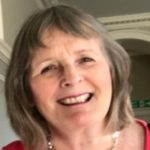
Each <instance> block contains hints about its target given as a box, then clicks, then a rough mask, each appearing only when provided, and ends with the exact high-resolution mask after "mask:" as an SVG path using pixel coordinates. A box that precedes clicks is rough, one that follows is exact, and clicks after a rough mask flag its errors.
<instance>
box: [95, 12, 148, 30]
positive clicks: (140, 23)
mask: <svg viewBox="0 0 150 150" xmlns="http://www.w3.org/2000/svg"><path fill="white" fill-rule="evenodd" d="M98 20H99V21H101V22H102V23H103V24H104V25H105V26H106V27H107V29H108V30H119V29H125V28H139V27H150V12H147V13H137V14H131V15H121V16H111V17H101V18H98Z"/></svg>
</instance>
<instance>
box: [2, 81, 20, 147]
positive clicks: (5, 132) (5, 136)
mask: <svg viewBox="0 0 150 150" xmlns="http://www.w3.org/2000/svg"><path fill="white" fill-rule="evenodd" d="M0 85H1V88H0V149H1V148H2V146H4V145H6V144H8V143H10V142H11V141H13V140H17V139H18V137H17V136H16V134H15V133H14V132H13V130H12V129H11V127H10V123H9V120H8V117H7V113H6V104H5V99H4V91H3V82H1V81H0Z"/></svg>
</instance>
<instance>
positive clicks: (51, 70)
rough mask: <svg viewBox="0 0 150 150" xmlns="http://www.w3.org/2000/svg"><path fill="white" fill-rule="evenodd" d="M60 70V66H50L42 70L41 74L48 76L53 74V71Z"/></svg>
mask: <svg viewBox="0 0 150 150" xmlns="http://www.w3.org/2000/svg"><path fill="white" fill-rule="evenodd" d="M57 69H58V66H57V65H53V64H52V65H48V66H46V67H44V68H43V69H42V70H41V74H46V73H48V72H53V71H56V70H57Z"/></svg>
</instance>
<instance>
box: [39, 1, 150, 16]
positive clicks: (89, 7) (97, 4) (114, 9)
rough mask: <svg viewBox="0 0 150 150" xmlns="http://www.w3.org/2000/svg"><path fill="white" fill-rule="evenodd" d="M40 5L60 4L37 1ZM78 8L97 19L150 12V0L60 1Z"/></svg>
mask: <svg viewBox="0 0 150 150" xmlns="http://www.w3.org/2000/svg"><path fill="white" fill-rule="evenodd" d="M36 1H38V2H39V1H40V3H43V4H46V3H58V0H36ZM59 2H63V3H66V4H70V5H73V6H77V7H79V8H81V9H83V10H85V11H86V12H88V13H91V14H92V15H94V16H95V17H106V16H116V15H124V14H135V13H144V12H150V0H92V1H91V0H59Z"/></svg>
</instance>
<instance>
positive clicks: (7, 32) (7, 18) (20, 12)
mask: <svg viewBox="0 0 150 150" xmlns="http://www.w3.org/2000/svg"><path fill="white" fill-rule="evenodd" d="M36 8H37V5H36V3H35V0H2V12H3V26H4V39H5V41H6V42H7V43H8V44H9V45H10V46H12V44H13V42H14V38H15V36H16V33H17V32H18V30H19V28H20V26H21V24H22V23H23V22H24V20H25V19H26V18H27V16H29V15H30V14H31V13H32V12H33V11H34V10H35V9H36Z"/></svg>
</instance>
